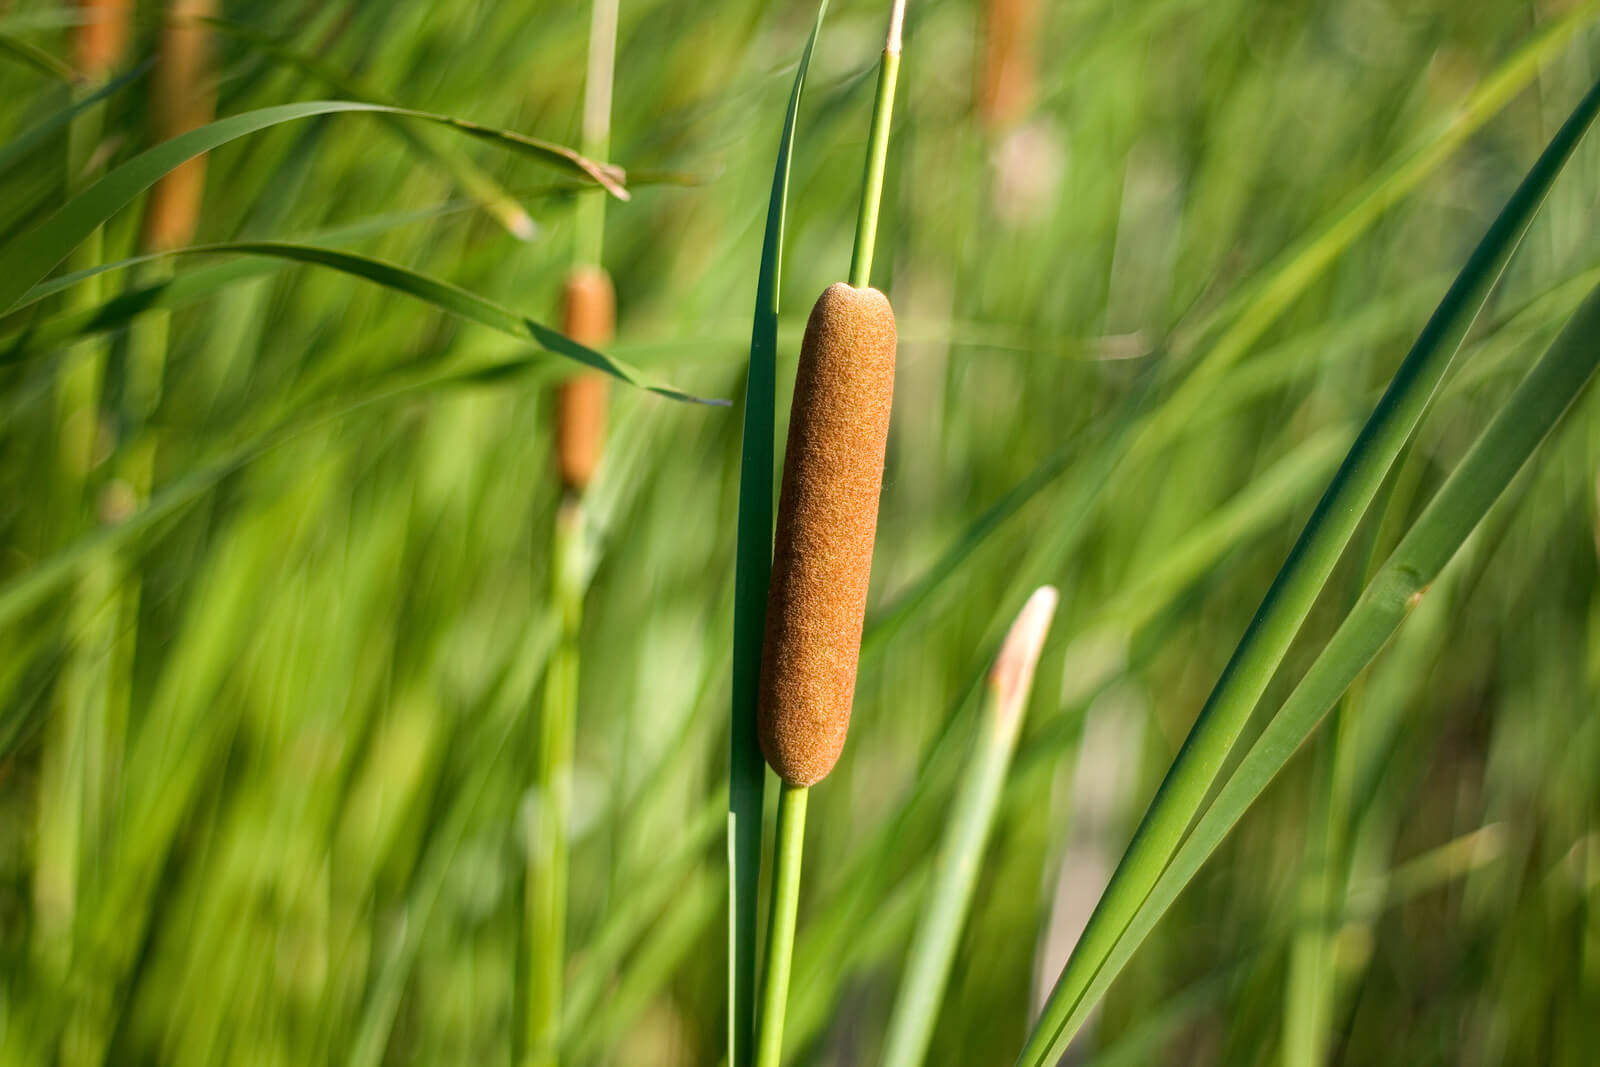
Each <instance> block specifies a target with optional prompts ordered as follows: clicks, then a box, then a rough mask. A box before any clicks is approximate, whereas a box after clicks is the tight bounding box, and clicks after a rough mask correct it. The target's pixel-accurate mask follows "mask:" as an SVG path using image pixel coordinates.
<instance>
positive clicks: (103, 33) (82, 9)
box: [72, 0, 133, 82]
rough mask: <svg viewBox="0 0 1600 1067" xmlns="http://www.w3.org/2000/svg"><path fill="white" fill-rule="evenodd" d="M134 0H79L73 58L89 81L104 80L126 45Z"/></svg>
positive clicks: (119, 58) (120, 57) (79, 70)
mask: <svg viewBox="0 0 1600 1067" xmlns="http://www.w3.org/2000/svg"><path fill="white" fill-rule="evenodd" d="M132 16H133V0H81V2H80V3H79V4H78V17H79V18H80V19H81V21H80V22H79V24H78V29H77V32H75V33H74V34H73V35H72V53H73V62H74V64H75V65H76V66H77V68H78V72H79V73H80V74H82V75H83V76H84V77H85V78H87V79H88V80H89V81H90V82H102V81H105V80H106V79H107V78H108V77H110V75H111V71H112V70H113V69H115V67H116V65H117V63H118V62H119V61H120V60H121V59H122V53H123V51H124V49H126V48H127V46H128V22H129V20H130V19H131V18H132Z"/></svg>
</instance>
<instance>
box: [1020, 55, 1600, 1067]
mask: <svg viewBox="0 0 1600 1067" xmlns="http://www.w3.org/2000/svg"><path fill="white" fill-rule="evenodd" d="M1597 111H1600V82H1597V83H1596V84H1595V85H1594V86H1593V87H1591V88H1590V90H1589V92H1588V93H1587V94H1585V96H1584V98H1583V99H1582V101H1580V102H1579V104H1578V106H1577V108H1576V109H1575V110H1574V111H1573V113H1572V114H1571V116H1570V117H1569V118H1568V119H1567V121H1566V122H1565V123H1564V124H1563V125H1562V127H1561V129H1560V130H1559V131H1557V133H1556V135H1555V137H1554V138H1553V139H1552V140H1551V142H1550V144H1549V146H1548V147H1547V148H1546V149H1545V151H1544V153H1543V154H1542V155H1541V156H1540V157H1539V159H1538V161H1537V162H1536V163H1535V164H1534V166H1533V168H1532V169H1531V170H1530V171H1529V172H1528V175H1527V176H1526V177H1525V178H1524V179H1523V181H1522V183H1521V185H1519V186H1518V187H1517V190H1516V192H1515V193H1513V194H1512V196H1511V199H1510V201H1509V202H1508V203H1507V204H1506V206H1505V208H1504V209H1503V210H1502V211H1501V212H1500V214H1499V216H1498V217H1497V218H1496V219H1495V220H1494V222H1493V224H1492V225H1491V226H1490V227H1489V231H1488V233H1486V234H1485V235H1484V237H1483V239H1482V240H1481V241H1480V242H1479V244H1478V247H1477V248H1476V249H1475V250H1474V251H1473V253H1472V256H1471V258H1470V259H1468V261H1467V264H1466V266H1465V267H1463V268H1462V271H1461V273H1460V274H1459V275H1458V276H1457V277H1456V280H1455V282H1454V283H1453V284H1452V285H1451V287H1450V290H1449V291H1448V292H1447V293H1446V294H1445V296H1444V299H1443V300H1442V301H1441V302H1440V304H1439V307H1438V309H1437V310H1436V311H1435V312H1434V314H1433V316H1432V318H1430V319H1429V321H1428V324H1427V325H1426V326H1425V327H1424V328H1423V331H1422V334H1421V336H1419V337H1418V339H1417V342H1416V344H1415V345H1413V346H1412V349H1411V351H1410V352H1409V353H1408V354H1407V355H1406V358H1405V361H1404V362H1403V363H1402V364H1401V365H1400V368H1399V370H1398V371H1396V373H1395V376H1394V379H1393V381H1391V382H1390V385H1389V388H1388V389H1387V390H1386V391H1385V392H1384V395H1383V397H1382V399H1380V400H1379V402H1378V406H1377V408H1376V409H1375V410H1374V411H1373V413H1372V416H1371V417H1370V418H1369V419H1368V421H1367V424H1366V426H1364V427H1363V428H1362V431H1361V434H1360V435H1359V436H1358V437H1357V439H1356V443H1355V445H1354V446H1352V448H1351V450H1350V453H1349V455H1348V456H1347V457H1346V458H1345V461H1344V463H1343V464H1342V465H1341V466H1340V468H1339V470H1338V472H1337V473H1336V474H1335V475H1334V477H1333V481H1332V483H1331V484H1330V485H1329V486H1328V489H1327V491H1326V492H1325V493H1324V494H1323V497H1322V500H1321V501H1320V502H1319V503H1318V505H1317V508H1316V510H1315V511H1314V512H1313V513H1312V515H1311V518H1310V519H1309V520H1308V521H1307V523H1306V527H1305V530H1304V531H1303V532H1302V533H1301V535H1300V538H1299V540H1298V541H1297V542H1296V543H1295V546H1294V548H1293V549H1292V550H1291V551H1290V553H1289V557H1288V559H1287V560H1286V561H1285V562H1284V564H1283V567H1282V569H1281V570H1280V571H1279V572H1278V576H1277V577H1276V578H1275V579H1274V580H1273V583H1272V585H1271V587H1270V588H1269V589H1268V590H1267V593H1266V596H1265V598H1264V599H1263V600H1262V602H1261V606H1260V607H1259V608H1258V609H1257V610H1256V614H1255V617H1254V618H1253V619H1252V620H1251V622H1250V625H1249V627H1248V628H1247V629H1246V631H1245V633H1244V636H1243V637H1242V638H1241V639H1240V642H1239V646H1238V648H1237V649H1235V651H1234V654H1233V657H1232V658H1231V659H1230V660H1229V662H1228V665H1227V667H1225V668H1224V669H1223V672H1222V676H1221V678H1219V679H1218V681H1217V684H1216V686H1215V688H1214V689H1213V690H1212V692H1211V696H1210V697H1209V698H1208V699H1207V701H1206V703H1205V706H1204V707H1202V708H1201V710H1200V714H1199V716H1198V718H1197V719H1196V720H1195V724H1194V727H1193V728H1192V729H1191V730H1190V732H1189V736H1188V738H1187V739H1186V740H1185V741H1184V744H1183V747H1182V748H1181V749H1180V750H1179V752H1178V756H1177V758H1176V759H1175V760H1174V761H1173V764H1172V767H1171V768H1170V769H1169V770H1168V772H1167V775H1166V778H1165V779H1164V780H1163V781H1162V783H1161V786H1160V788H1159V789H1158V790H1157V791H1156V795H1155V798H1154V799H1153V800H1152V801H1151V803H1150V807H1149V809H1148V810H1147V811H1146V812H1145V815H1144V818H1143V819H1142V820H1141V822H1140V824H1139V827H1138V829H1137V830H1136V831H1135V832H1134V835H1133V840H1132V841H1131V842H1130V843H1129V845H1128V849H1127V851H1126V852H1125V853H1124V855H1123V857H1122V861H1121V862H1120V863H1119V864H1118V865H1117V869H1116V871H1115V872H1114V873H1113V874H1112V877H1111V881H1110V883H1109V884H1108V885H1107V887H1106V890H1105V893H1104V895H1103V896H1102V897H1101V899H1100V903H1099V904H1098V905H1097V906H1096V907H1095V910H1094V912H1093V914H1092V915H1091V916H1090V919H1089V922H1088V925H1087V926H1086V927H1085V928H1084V931H1083V936H1082V938H1081V939H1080V940H1079V942H1078V944H1077V946H1076V947H1075V948H1074V950H1073V952H1072V955H1071V956H1070V957H1069V958H1068V960H1067V965H1066V968H1065V969H1064V970H1063V971H1062V974H1061V977H1060V978H1059V979H1058V981H1057V983H1056V985H1055V988H1054V989H1053V990H1052V992H1051V995H1050V999H1049V1001H1048V1002H1047V1003H1046V1005H1045V1009H1044V1012H1043V1014H1042V1016H1041V1017H1040V1019H1039V1021H1038V1023H1037V1024H1036V1026H1035V1028H1034V1030H1033V1032H1032V1034H1031V1035H1030V1036H1029V1039H1028V1042H1027V1044H1026V1045H1025V1047H1024V1048H1023V1051H1022V1055H1021V1058H1020V1059H1019V1060H1018V1062H1019V1063H1025V1064H1030V1065H1033V1067H1038V1065H1041V1064H1044V1063H1049V1062H1054V1060H1055V1059H1057V1058H1059V1057H1060V1055H1061V1054H1062V1052H1063V1051H1064V1050H1065V1047H1066V1042H1067V1041H1068V1040H1069V1038H1070V1036H1071V1035H1070V1033H1069V1032H1068V1028H1067V1025H1066V1024H1067V1020H1068V1018H1069V1017H1070V1016H1071V1015H1072V1014H1073V1013H1074V1012H1075V1011H1076V1009H1077V1007H1078V1005H1079V1004H1080V1002H1082V1001H1083V1000H1084V999H1085V994H1086V991H1087V989H1088V987H1089V984H1090V983H1091V981H1092V980H1093V979H1094V976H1095V974H1096V973H1097V972H1098V971H1099V969H1100V967H1101V965H1102V964H1103V963H1104V961H1105V960H1106V958H1107V957H1108V956H1109V954H1110V953H1111V951H1112V950H1113V948H1114V947H1115V946H1116V943H1117V941H1118V939H1119V938H1120V937H1121V936H1122V933H1123V931H1124V930H1126V929H1127V926H1128V924H1129V922H1131V921H1132V919H1133V916H1134V914H1135V912H1136V911H1137V909H1138V908H1139V906H1140V905H1141V904H1142V903H1143V902H1144V900H1145V898H1146V897H1147V896H1148V895H1149V893H1150V890H1151V888H1152V887H1153V886H1154V885H1155V883H1156V880H1157V879H1158V878H1159V877H1160V876H1161V872H1162V870H1163V869H1164V868H1165V867H1166V865H1167V862H1168V860H1169V859H1171V857H1172V855H1173V852H1174V851H1175V850H1176V849H1177V848H1178V845H1179V844H1180V842H1181V841H1182V839H1183V835H1184V833H1185V832H1186V831H1187V830H1188V828H1189V825H1190V823H1191V821H1192V820H1193V818H1194V817H1195V814H1196V813H1197V812H1198V811H1199V809H1200V806H1201V804H1202V802H1203V801H1204V798H1205V797H1206V795H1207V794H1208V793H1209V791H1210V789H1211V786H1212V784H1213V783H1214V782H1215V780H1216V776H1217V775H1218V773H1219V772H1220V771H1221V768H1222V765H1223V762H1224V760H1225V759H1226V758H1227V755H1228V752H1229V750H1230V749H1231V748H1232V747H1233V743H1234V741H1235V739H1237V737H1238V735H1239V732H1240V730H1242V729H1243V728H1244V724H1245V722H1246V721H1247V720H1248V719H1249V716H1250V713H1251V711H1252V710H1253V709H1254V708H1255V705H1256V702H1257V701H1258V700H1259V699H1260V698H1261V694H1262V693H1263V692H1264V691H1265V689H1266V687H1267V683H1268V682H1269V681H1270V680H1271V678H1272V675H1273V673H1274V672H1275V671H1276V670H1277V667H1278V665H1279V663H1281V662H1282V660H1283V657H1284V655H1285V653H1286V652H1287V651H1288V649H1289V645H1290V643H1291V642H1292V641H1293V640H1294V637H1295V635H1296V634H1297V633H1298V632H1299V630H1300V626H1301V624H1302V623H1304V621H1305V618H1306V616H1307V615H1308V614H1309V613H1310V611H1311V607H1312V604H1313V603H1314V602H1315V601H1316V598H1317V596H1318V594H1319V593H1320V592H1321V590H1322V587H1323V585H1324V583H1325V582H1326V581H1327V579H1328V576H1329V574H1331V573H1332V571H1333V567H1334V565H1335V564H1336V563H1337V562H1338V559H1339V556H1340V554H1341V553H1342V552H1343V551H1344V547H1345V545H1346V543H1347V542H1348V541H1349V539H1350V537H1351V535H1352V534H1353V533H1354V531H1355V528H1356V526H1357V524H1358V523H1359V522H1360V521H1361V517H1362V516H1363V515H1364V514H1365V512H1366V510H1367V505H1368V504H1369V503H1371V501H1372V498H1373V496H1374V494H1375V493H1376V492H1377V490H1378V487H1379V485H1380V484H1381V483H1382V481H1383V479H1384V478H1385V477H1386V476H1387V474H1388V472H1389V468H1390V466H1391V465H1392V464H1393V463H1394V461H1395V457H1396V456H1398V455H1399V453H1400V451H1401V449H1402V448H1404V446H1405V444H1406V442H1407V441H1408V440H1409V439H1410V437H1411V434H1412V432H1413V430H1414V429H1415V428H1416V425H1417V423H1418V422H1419V421H1420V420H1421V418H1422V415H1423V413H1424V412H1425V411H1426V409H1427V406H1428V403H1429V401H1430V400H1431V399H1432V397H1433V394H1434V391H1435V390H1436V389H1437V387H1438V385H1439V382H1440V380H1441V379H1442V378H1443V377H1444V375H1445V372H1446V371H1448V370H1449V368H1450V364H1451V362H1452V361H1453V360H1454V357H1455V353H1456V351H1457V350H1458V349H1459V347H1460V345H1461V340H1462V338H1463V337H1465V335H1466V333H1467V331H1468V329H1469V328H1470V327H1471V325H1472V323H1473V321H1474V320H1475V319H1476V317H1477V314H1478V312H1479V310H1480V309H1481V308H1482V306H1483V302H1484V300H1485V298H1486V297H1487V296H1488V294H1489V291H1490V290H1491V289H1492V288H1493V286H1494V283H1495V282H1496V281H1497V280H1498V279H1499V277H1500V275H1501V273H1502V272H1503V271H1504V269H1505V266H1506V263H1507V262H1508V261H1509V259H1510V257H1511V254H1512V252H1513V251H1514V250H1515V249H1516V247H1517V244H1518V243H1519V242H1520V241H1521V239H1522V235H1523V234H1524V233H1525V232H1526V231H1527V227H1528V225H1529V223H1530V222H1531V220H1532V218H1533V215H1534V213H1535V211H1536V210H1537V209H1538V207H1539V205H1540V204H1541V203H1542V202H1543V201H1544V198H1545V195H1546V194H1547V193H1548V192H1549V189H1550V186H1551V184H1552V183H1553V182H1554V181H1555V178H1556V175H1557V174H1559V173H1560V171H1561V169H1562V167H1563V166H1564V165H1565V163H1566V161H1567V159H1568V158H1570V156H1571V154H1572V152H1573V150H1574V149H1575V148H1576V146H1577V144H1578V142H1579V140H1581V139H1582V137H1583V135H1584V133H1585V132H1586V131H1587V130H1588V128H1589V126H1590V125H1591V124H1592V123H1593V121H1594V118H1595V115H1596V112H1597Z"/></svg>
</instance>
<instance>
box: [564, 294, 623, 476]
mask: <svg viewBox="0 0 1600 1067" xmlns="http://www.w3.org/2000/svg"><path fill="white" fill-rule="evenodd" d="M616 320H617V297H616V293H615V291H614V290H613V289H612V287H611V277H610V275H608V274H607V273H606V272H605V271H604V270H602V269H601V268H599V267H578V268H576V269H574V270H573V272H572V273H571V274H570V275H569V276H568V277H567V284H566V286H565V288H563V289H562V292H561V331H562V332H563V333H565V334H566V335H567V336H568V337H570V338H572V339H573V340H574V341H576V342H578V343H579V344H580V345H586V346H588V347H590V348H596V347H599V346H600V345H604V344H609V343H610V341H611V337H612V332H613V331H614V330H615V328H616ZM610 396H611V386H610V383H609V381H608V380H607V376H606V375H604V374H602V373H600V372H599V371H590V372H586V373H584V374H580V375H578V376H577V377H575V378H572V379H570V380H568V381H566V382H564V383H563V384H562V386H561V390H560V392H559V394H558V395H557V397H556V465H557V467H558V468H559V469H560V471H561V484H562V485H564V486H566V487H567V488H568V489H570V490H572V491H574V492H580V493H581V492H582V491H583V490H584V489H585V488H587V487H588V485H589V481H590V479H592V478H593V477H594V472H595V468H596V467H598V466H599V465H600V456H601V454H602V453H603V452H604V451H605V444H606V407H607V404H608V402H609V400H610Z"/></svg>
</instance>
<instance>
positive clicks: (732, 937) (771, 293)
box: [728, 0, 828, 1067]
mask: <svg viewBox="0 0 1600 1067" xmlns="http://www.w3.org/2000/svg"><path fill="white" fill-rule="evenodd" d="M827 10H828V3H827V0H822V3H821V4H819V5H818V6H817V21H816V23H815V25H813V26H812V28H811V36H810V37H809V38H808V39H807V40H806V46H805V50H804V51H803V52H801V53H800V66H799V68H798V69H797V70H796V71H795V75H794V88H792V89H791V90H790V91H789V109H788V111H787V113H786V114H785V115H784V119H783V135H782V137H781V138H780V139H779V141H778V159H777V162H776V163H775V164H774V165H773V172H772V194H771V196H770V197H769V198H768V200H767V225H766V231H765V233H764V234H763V236H762V239H761V270H760V273H759V274H758V275H757V278H756V309H755V321H754V324H753V325H752V327H751V331H750V369H749V374H748V379H747V381H746V384H745V398H744V430H743V438H742V440H741V444H740V448H739V518H738V548H737V549H736V554H735V558H734V581H733V586H734V593H733V700H732V704H733V706H732V709H731V715H732V720H731V724H730V730H729V736H730V742H729V744H730V752H729V765H728V1063H729V1065H730V1067H748V1065H749V1064H750V1063H752V1062H753V1061H754V1048H753V1043H754V1038H755V1012H756V997H755V990H756V908H757V899H756V896H757V892H758V889H759V883H760V881H761V802H762V797H761V791H762V787H763V785H764V783H765V780H766V778H765V776H766V761H765V760H764V759H763V758H762V756H761V746H760V745H759V743H758V742H757V741H756V687H757V685H758V683H759V681H760V677H761V640H762V628H763V626H764V625H765V622H766V614H767V585H768V583H769V582H770V581H771V579H772V463H773V449H774V441H773V435H774V434H775V433H776V414H775V410H776V403H777V401H776V392H777V376H778V369H777V359H778V282H779V274H780V267H781V263H782V259H783V220H784V213H785V212H786V211H787V209H788V203H789V161H790V158H791V156H792V155H793V151H794V129H795V120H796V118H797V116H798V115H799V113H800V96H801V93H802V92H803V90H804V89H805V82H806V69H807V68H808V67H809V66H810V65H811V51H812V49H813V48H814V47H815V46H816V43H817V34H818V33H820V32H821V31H822V18H823V16H824V15H825V14H826V13H827Z"/></svg>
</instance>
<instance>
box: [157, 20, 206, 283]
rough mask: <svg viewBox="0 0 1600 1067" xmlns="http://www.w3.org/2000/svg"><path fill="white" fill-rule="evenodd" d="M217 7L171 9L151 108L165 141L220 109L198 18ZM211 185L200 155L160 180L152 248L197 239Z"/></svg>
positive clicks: (163, 32)
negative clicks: (208, 183)
mask: <svg viewBox="0 0 1600 1067" xmlns="http://www.w3.org/2000/svg"><path fill="white" fill-rule="evenodd" d="M215 6H216V0H173V2H172V4H171V5H170V6H169V7H168V9H167V22H166V24H165V25H164V26H163V27H162V29H161V52H160V60H159V62H158V63H157V65H156V72H155V84H154V86H153V87H152V99H151V109H150V112H151V116H152V118H153V120H154V123H155V135H156V139H157V140H159V141H167V140H170V139H172V138H174V137H177V136H178V135H179V134H182V133H187V132H188V131H190V130H192V129H194V128H195V127H197V126H204V125H205V124H206V123H208V122H210V121H211V119H212V116H213V115H214V114H215V112H216V92H215V86H214V85H213V83H212V76H211V56H210V47H211V45H210V41H209V39H208V38H209V35H208V34H207V32H206V28H205V26H204V25H203V24H202V23H200V22H199V21H198V20H200V19H203V18H209V17H210V16H211V15H212V14H213V13H214V10H215ZM205 187H206V157H205V156H196V157H195V158H193V159H191V160H189V161H188V162H186V163H184V164H182V165H181V166H179V167H178V168H177V169H176V170H173V171H171V172H169V173H168V174H166V175H164V176H163V177H162V178H161V180H160V181H158V182H157V183H156V184H155V187H154V188H152V189H151V190H150V200H149V203H148V204H147V205H146V207H145V215H144V246H145V248H146V250H148V251H152V252H162V251H167V250H169V249H173V248H182V247H183V246H184V245H187V244H188V243H189V242H190V241H192V240H193V239H194V231H195V228H196V227H197V226H198V224H199V221H200V205H201V203H202V201H203V200H204V199H205Z"/></svg>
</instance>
